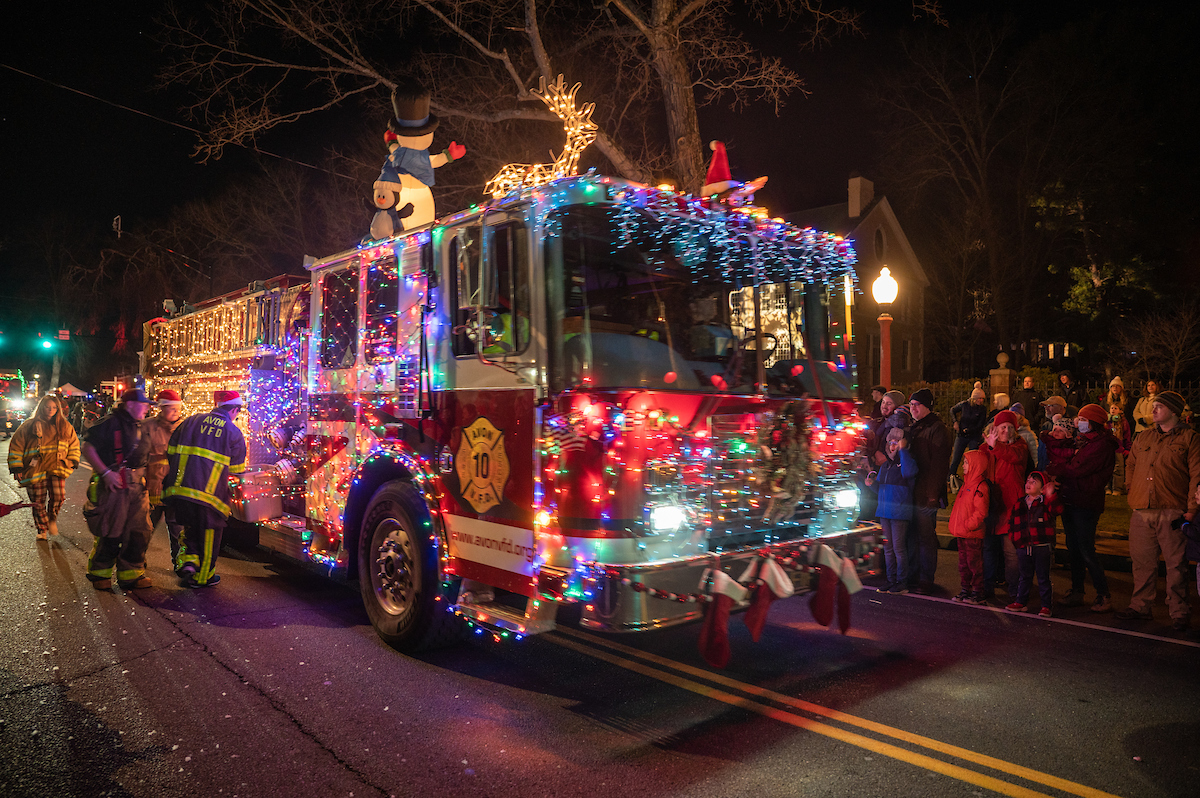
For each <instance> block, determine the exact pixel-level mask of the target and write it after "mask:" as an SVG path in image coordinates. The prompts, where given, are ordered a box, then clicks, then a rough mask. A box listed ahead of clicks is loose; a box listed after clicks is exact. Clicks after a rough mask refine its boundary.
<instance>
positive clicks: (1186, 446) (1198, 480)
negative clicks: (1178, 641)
mask: <svg viewBox="0 0 1200 798" xmlns="http://www.w3.org/2000/svg"><path fill="white" fill-rule="evenodd" d="M1183 408H1184V401H1183V397H1182V396H1180V395H1179V394H1177V393H1175V392H1174V391H1163V392H1162V393H1160V394H1158V395H1156V396H1155V397H1154V407H1153V409H1152V411H1151V413H1152V417H1153V420H1154V426H1153V427H1150V428H1148V429H1146V430H1144V431H1142V432H1139V433H1138V435H1137V437H1136V438H1135V439H1134V441H1133V449H1132V450H1131V451H1130V452H1129V457H1128V460H1127V461H1126V463H1125V488H1126V489H1127V490H1128V492H1129V506H1130V508H1131V509H1132V510H1133V516H1132V517H1131V518H1130V520H1129V556H1130V557H1131V558H1132V559H1133V597H1132V598H1131V599H1130V600H1129V608H1128V609H1125V610H1122V611H1121V612H1118V613H1117V617H1118V618H1120V619H1122V620H1126V621H1132V620H1150V618H1151V617H1152V608H1153V606H1154V600H1155V598H1156V596H1157V590H1158V557H1159V553H1160V552H1161V554H1162V558H1163V560H1165V561H1166V564H1167V608H1168V610H1170V613H1171V621H1172V625H1173V626H1174V627H1175V629H1176V630H1178V631H1184V630H1186V629H1187V628H1188V625H1189V622H1190V617H1191V608H1190V607H1189V606H1188V601H1187V574H1186V573H1185V571H1184V568H1185V566H1186V561H1185V556H1184V547H1185V544H1186V539H1185V538H1184V535H1183V532H1182V530H1181V529H1180V527H1181V525H1182V523H1183V522H1184V521H1191V520H1193V519H1194V518H1195V517H1196V511H1197V509H1198V508H1197V504H1196V486H1197V485H1198V484H1200V435H1197V434H1196V432H1195V431H1194V430H1192V429H1191V428H1190V427H1187V426H1186V425H1184V424H1183V423H1182V422H1181V421H1180V420H1179V416H1180V414H1181V413H1182V412H1183Z"/></svg>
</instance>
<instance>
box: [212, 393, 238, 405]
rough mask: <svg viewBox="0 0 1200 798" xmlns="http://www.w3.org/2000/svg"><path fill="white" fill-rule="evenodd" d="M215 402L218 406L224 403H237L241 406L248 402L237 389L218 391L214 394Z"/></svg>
mask: <svg viewBox="0 0 1200 798" xmlns="http://www.w3.org/2000/svg"><path fill="white" fill-rule="evenodd" d="M213 404H214V405H216V406H217V407H221V406H222V405H237V406H238V407H241V406H242V405H244V404H246V403H245V402H244V401H242V395H241V394H240V393H238V392H237V391H217V392H215V393H214V394H213Z"/></svg>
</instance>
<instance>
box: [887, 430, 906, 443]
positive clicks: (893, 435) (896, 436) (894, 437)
mask: <svg viewBox="0 0 1200 798" xmlns="http://www.w3.org/2000/svg"><path fill="white" fill-rule="evenodd" d="M887 439H888V442H889V443H891V442H892V441H899V440H903V439H904V428H903V427H892V428H891V429H890V430H888V434H887Z"/></svg>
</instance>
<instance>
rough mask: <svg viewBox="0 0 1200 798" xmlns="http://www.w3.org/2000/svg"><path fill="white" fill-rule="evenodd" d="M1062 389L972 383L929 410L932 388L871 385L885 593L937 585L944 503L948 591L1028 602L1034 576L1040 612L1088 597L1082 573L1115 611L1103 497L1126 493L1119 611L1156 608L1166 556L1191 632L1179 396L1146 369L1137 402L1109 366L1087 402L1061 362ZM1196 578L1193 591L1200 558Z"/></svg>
mask: <svg viewBox="0 0 1200 798" xmlns="http://www.w3.org/2000/svg"><path fill="white" fill-rule="evenodd" d="M1056 387H1057V390H1058V393H1055V394H1054V395H1052V396H1048V397H1044V398H1043V397H1042V396H1041V395H1039V393H1038V392H1037V391H1036V390H1035V389H1034V385H1033V380H1032V378H1026V379H1025V380H1024V383H1023V385H1022V388H1021V389H1020V390H1019V391H1016V392H1015V393H1014V394H1013V396H1012V397H1011V400H1010V397H1009V396H1008V395H1007V394H1003V393H998V394H995V395H994V396H993V397H992V402H991V403H990V408H989V403H988V401H987V395H986V394H985V392H984V391H983V386H982V385H981V384H980V383H976V384H975V388H974V390H973V391H972V392H971V396H970V397H969V398H968V399H967V400H966V401H963V402H959V403H958V404H956V405H954V407H953V408H952V409H951V410H950V418H948V419H942V418H941V417H940V416H939V415H938V414H937V413H936V412H934V410H933V407H934V396H933V394H932V392H931V391H930V390H929V389H928V388H923V389H921V390H918V391H916V392H915V393H913V394H912V396H911V397H909V398H908V399H907V401H906V400H905V397H904V395H903V394H901V393H899V392H898V391H888V390H886V388H885V387H884V386H878V387H877V388H876V389H875V392H876V395H877V397H878V398H877V400H876V401H875V403H874V405H873V407H872V409H871V411H870V412H871V418H870V419H869V421H868V434H867V440H866V450H865V457H864V466H863V469H864V472H866V475H865V479H864V480H863V484H864V487H865V488H866V492H867V496H866V498H865V500H864V503H863V506H864V511H866V513H868V514H869V516H871V517H875V518H878V519H879V522H880V524H881V526H882V527H883V533H884V537H885V541H886V542H885V544H884V556H885V566H886V578H887V582H886V584H885V585H884V586H883V587H882V588H881V590H883V591H885V592H890V593H907V592H916V593H923V594H929V593H933V592H935V591H939V590H941V589H942V586H939V585H937V584H936V582H935V577H936V568H937V548H938V542H937V536H936V524H937V516H938V510H939V509H943V508H947V507H951V513H950V519H949V531H950V534H951V535H952V536H953V537H954V538H955V539H956V541H957V545H958V553H959V576H960V588H961V590H960V592H959V593H958V594H957V595H956V596H954V599H955V600H956V601H961V602H965V603H972V604H984V603H988V602H1000V604H1001V606H1004V607H1005V609H1007V610H1009V611H1012V612H1028V611H1030V609H1031V608H1030V598H1031V595H1032V593H1033V582H1034V577H1035V575H1036V577H1037V582H1038V594H1039V599H1040V606H1039V607H1038V612H1039V614H1041V615H1043V616H1047V617H1049V616H1052V615H1053V614H1054V612H1055V610H1056V607H1059V606H1062V607H1078V606H1082V605H1084V604H1087V603H1088V601H1087V583H1088V581H1089V580H1090V582H1091V587H1092V598H1091V601H1090V608H1091V611H1093V612H1097V613H1107V612H1112V611H1113V610H1114V607H1113V603H1112V596H1111V593H1110V591H1109V586H1108V579H1107V575H1106V574H1105V571H1104V567H1103V566H1102V564H1101V563H1100V559H1099V556H1098V555H1097V552H1096V534H1097V528H1098V525H1099V521H1100V517H1101V514H1102V513H1103V512H1104V510H1105V501H1106V496H1109V495H1115V494H1125V495H1126V496H1127V497H1128V503H1129V508H1130V510H1131V513H1132V515H1131V519H1130V522H1129V553H1130V558H1131V560H1132V562H1133V581H1134V584H1133V594H1132V598H1131V600H1130V602H1129V605H1128V607H1125V608H1123V609H1121V610H1120V611H1118V612H1117V613H1116V615H1117V617H1118V618H1119V619H1121V620H1124V621H1137V620H1148V619H1150V618H1151V617H1152V608H1153V606H1154V603H1155V601H1156V599H1157V590H1158V562H1159V557H1160V556H1161V557H1162V559H1163V560H1165V561H1166V567H1167V578H1166V588H1167V590H1166V604H1167V609H1168V612H1169V614H1170V618H1171V621H1172V625H1173V626H1174V628H1175V629H1177V630H1180V631H1183V630H1186V629H1188V628H1189V625H1190V608H1189V605H1188V600H1187V593H1188V587H1187V583H1188V581H1189V578H1188V574H1189V570H1190V569H1189V560H1191V561H1193V562H1195V561H1197V560H1200V519H1197V517H1196V516H1197V510H1198V505H1200V434H1197V433H1196V432H1195V431H1194V430H1192V429H1191V427H1190V426H1189V424H1188V423H1186V419H1187V418H1188V416H1189V415H1190V414H1189V413H1188V412H1187V405H1186V403H1185V401H1184V399H1183V397H1182V396H1180V395H1179V394H1178V393H1176V392H1174V391H1164V390H1160V386H1159V385H1158V384H1157V383H1155V382H1154V381H1153V380H1151V381H1148V382H1147V383H1146V386H1145V389H1144V392H1143V395H1142V397H1141V398H1140V399H1139V400H1138V401H1136V402H1135V401H1134V400H1133V398H1132V397H1131V396H1130V395H1129V394H1128V393H1126V391H1125V384H1124V381H1123V380H1122V379H1121V377H1115V378H1113V380H1112V381H1111V382H1110V383H1109V385H1108V390H1107V392H1106V393H1104V394H1101V395H1098V396H1096V397H1095V401H1091V400H1090V397H1088V396H1087V394H1086V393H1085V390H1084V388H1083V387H1082V386H1081V385H1080V384H1079V383H1078V382H1076V381H1075V380H1074V379H1073V378H1072V376H1071V374H1070V373H1069V372H1062V373H1061V374H1060V375H1059V384H1058V385H1057V386H1056ZM960 466H961V468H962V472H961V474H962V475H961V477H960V476H959V469H960ZM951 497H953V504H952V506H951ZM1059 518H1061V519H1062V529H1063V533H1064V538H1065V540H1066V549H1067V559H1068V563H1069V566H1068V567H1069V568H1070V574H1071V587H1070V589H1069V590H1068V591H1067V592H1066V594H1065V595H1062V596H1060V597H1058V598H1055V597H1054V596H1053V595H1052V593H1051V589H1050V581H1049V571H1050V568H1051V564H1052V563H1053V561H1054V548H1055V545H1056V535H1057V522H1058V519H1059ZM1189 541H1191V543H1189ZM1194 578H1195V581H1196V585H1197V589H1198V590H1200V565H1197V566H1196V570H1195V575H1194ZM997 590H1003V591H1004V594H1005V597H1006V598H1004V599H1001V598H1000V597H999V596H998V594H997Z"/></svg>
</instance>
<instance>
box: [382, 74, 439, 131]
mask: <svg viewBox="0 0 1200 798" xmlns="http://www.w3.org/2000/svg"><path fill="white" fill-rule="evenodd" d="M430 96H431V95H430V93H429V90H428V89H426V88H425V87H424V86H422V85H421V84H420V83H418V82H417V81H416V80H414V79H412V78H409V79H406V80H400V81H399V82H397V84H396V88H394V89H392V111H393V113H395V117H393V118H392V119H389V120H388V130H390V131H392V132H393V133H395V134H396V135H397V136H424V135H425V134H426V133H432V132H433V131H435V130H437V126H438V125H439V124H440V123H441V120H439V119H438V118H437V117H436V116H434V115H433V114H431V113H429V100H430Z"/></svg>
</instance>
